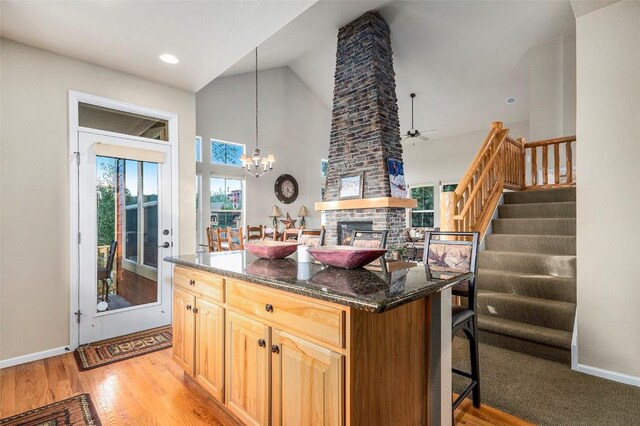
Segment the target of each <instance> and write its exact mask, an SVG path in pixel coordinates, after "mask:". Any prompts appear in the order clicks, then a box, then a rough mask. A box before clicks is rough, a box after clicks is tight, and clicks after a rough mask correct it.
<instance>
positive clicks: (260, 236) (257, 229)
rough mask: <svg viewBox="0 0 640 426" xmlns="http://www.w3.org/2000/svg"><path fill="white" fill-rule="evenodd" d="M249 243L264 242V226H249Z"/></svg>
mask: <svg viewBox="0 0 640 426" xmlns="http://www.w3.org/2000/svg"><path fill="white" fill-rule="evenodd" d="M246 237H247V241H256V240H264V226H263V225H258V226H249V225H247V234H246Z"/></svg>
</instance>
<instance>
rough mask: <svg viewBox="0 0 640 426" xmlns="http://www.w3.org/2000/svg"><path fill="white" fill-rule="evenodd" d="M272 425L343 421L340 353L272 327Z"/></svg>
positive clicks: (341, 360) (321, 423)
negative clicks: (273, 349)
mask: <svg viewBox="0 0 640 426" xmlns="http://www.w3.org/2000/svg"><path fill="white" fill-rule="evenodd" d="M273 345H274V348H277V350H276V352H274V353H273V354H272V358H271V362H272V381H271V383H272V384H271V386H272V391H271V394H272V398H273V403H272V410H273V425H274V426H280V425H287V426H295V425H325V426H326V425H342V424H344V357H343V356H342V355H341V354H339V353H336V352H333V351H331V350H329V349H326V348H323V347H322V346H318V345H316V344H314V343H310V342H307V341H306V340H303V339H300V338H298V337H295V336H292V335H290V334H287V333H284V332H282V331H279V330H274V331H273Z"/></svg>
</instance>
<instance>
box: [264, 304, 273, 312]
mask: <svg viewBox="0 0 640 426" xmlns="http://www.w3.org/2000/svg"><path fill="white" fill-rule="evenodd" d="M264 310H265V311H267V312H273V305H272V304H271V303H267V304H266V305H264Z"/></svg>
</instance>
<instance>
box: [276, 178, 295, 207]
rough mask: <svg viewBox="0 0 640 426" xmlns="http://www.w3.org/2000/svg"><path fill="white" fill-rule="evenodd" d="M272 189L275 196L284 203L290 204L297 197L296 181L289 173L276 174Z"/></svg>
mask: <svg viewBox="0 0 640 426" xmlns="http://www.w3.org/2000/svg"><path fill="white" fill-rule="evenodd" d="M273 190H274V192H275V193H276V198H278V200H279V201H281V202H283V203H284V204H291V203H293V202H294V201H295V200H296V198H298V182H297V181H296V179H295V178H294V177H293V176H291V175H280V176H278V179H276V184H275V186H274V188H273Z"/></svg>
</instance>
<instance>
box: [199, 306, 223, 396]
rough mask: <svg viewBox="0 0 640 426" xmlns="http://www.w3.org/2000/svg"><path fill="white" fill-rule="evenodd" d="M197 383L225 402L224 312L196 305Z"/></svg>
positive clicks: (212, 307) (220, 309) (221, 309)
mask: <svg viewBox="0 0 640 426" xmlns="http://www.w3.org/2000/svg"><path fill="white" fill-rule="evenodd" d="M196 309H197V311H196V380H197V381H198V382H199V383H200V384H201V385H202V387H204V388H205V389H206V390H207V391H208V392H209V393H210V394H211V395H213V396H214V397H215V398H216V399H218V400H219V401H223V400H224V308H222V307H221V306H219V305H216V304H215V303H211V302H208V301H207V300H205V299H197V301H196Z"/></svg>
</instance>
